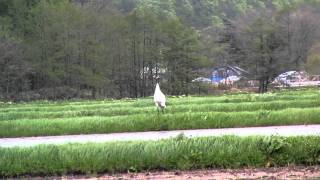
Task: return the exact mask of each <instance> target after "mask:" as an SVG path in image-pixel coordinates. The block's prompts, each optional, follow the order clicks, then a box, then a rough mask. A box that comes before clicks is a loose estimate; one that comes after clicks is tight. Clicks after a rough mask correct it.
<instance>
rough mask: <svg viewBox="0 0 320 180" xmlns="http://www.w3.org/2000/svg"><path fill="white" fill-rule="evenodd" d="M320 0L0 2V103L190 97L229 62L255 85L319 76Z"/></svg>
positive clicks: (77, 0)
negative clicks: (157, 94) (208, 74)
mask: <svg viewBox="0 0 320 180" xmlns="http://www.w3.org/2000/svg"><path fill="white" fill-rule="evenodd" d="M319 21H320V0H308V1H304V0H163V1H159V0H107V1H106V0H0V100H14V101H20V100H23V101H30V100H39V99H50V100H57V99H69V98H124V97H131V98H137V97H146V96H150V95H152V93H153V90H154V86H155V83H156V82H157V81H159V80H160V81H161V83H162V89H163V90H164V92H165V93H166V94H171V95H182V94H185V95H188V94H192V93H193V92H192V91H191V88H190V87H191V86H192V80H193V79H194V78H196V77H199V76H201V73H202V70H203V69H205V68H210V67H215V66H221V65H234V66H239V67H242V68H243V69H246V70H247V71H248V72H250V74H251V77H252V79H253V80H257V81H258V82H259V87H260V88H259V89H260V92H266V91H267V90H268V89H267V87H268V84H269V83H270V82H271V81H272V80H273V79H274V78H275V77H276V76H277V75H279V74H280V73H282V72H286V71H289V70H306V71H307V72H309V73H313V74H320V43H319V42H320V41H319V40H320V39H319V38H320V34H319V32H320V31H319V30H320V29H319V28H320V27H319V25H320V22H319Z"/></svg>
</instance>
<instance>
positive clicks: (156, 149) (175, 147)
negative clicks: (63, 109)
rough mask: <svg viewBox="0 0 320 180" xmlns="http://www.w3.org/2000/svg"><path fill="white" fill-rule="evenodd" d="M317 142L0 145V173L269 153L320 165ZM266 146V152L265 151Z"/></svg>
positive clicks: (213, 164) (238, 158)
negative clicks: (6, 146) (19, 146)
mask: <svg viewBox="0 0 320 180" xmlns="http://www.w3.org/2000/svg"><path fill="white" fill-rule="evenodd" d="M319 144H320V138H319V137H312V136H306V137H287V138H283V137H270V138H266V137H236V136H223V137H203V138H192V139H187V138H186V139H182V140H179V141H177V140H175V139H169V140H160V141H144V142H142V141H141V142H111V143H100V144H95V143H87V144H67V145H41V146H34V147H25V148H18V147H15V148H0V154H1V156H0V177H13V176H15V177H16V176H18V177H21V176H22V175H46V176H48V175H57V174H58V175H60V174H67V173H84V174H95V173H102V172H110V173H115V172H128V171H129V172H137V171H142V170H156V169H162V170H163V169H165V170H173V169H179V170H186V169H194V168H240V167H263V166H265V165H266V164H268V163H269V160H270V159H269V154H270V152H271V153H272V163H273V165H277V166H286V165H288V164H291V165H317V164H319V163H320V162H319V155H320V154H319V152H320V151H319ZM268 145H271V146H272V148H270V147H269V146H268ZM292 147H294V148H292ZM265 148H269V150H270V151H269V150H268V151H267V154H266V150H265ZM309 157H316V158H311V159H310V158H309Z"/></svg>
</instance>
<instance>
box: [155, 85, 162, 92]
mask: <svg viewBox="0 0 320 180" xmlns="http://www.w3.org/2000/svg"><path fill="white" fill-rule="evenodd" d="M154 92H155V93H156V92H161V90H160V86H159V84H158V83H157V84H156V89H155V91H154Z"/></svg>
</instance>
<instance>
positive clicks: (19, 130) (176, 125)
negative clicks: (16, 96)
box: [0, 107, 320, 137]
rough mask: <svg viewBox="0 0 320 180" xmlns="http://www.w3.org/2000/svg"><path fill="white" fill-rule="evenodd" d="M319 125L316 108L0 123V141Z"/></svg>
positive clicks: (319, 113)
mask: <svg viewBox="0 0 320 180" xmlns="http://www.w3.org/2000/svg"><path fill="white" fill-rule="evenodd" d="M301 124H320V108H319V107H316V108H288V109H283V110H278V111H270V110H257V111H239V112H192V111H188V112H181V113H174V114H163V115H158V114H157V113H156V112H154V113H153V114H151V113H146V114H138V115H129V116H111V117H103V116H92V117H75V118H57V119H27V120H23V119H21V120H13V121H12V120H9V121H0V137H19V136H45V135H66V134H92V133H115V132H135V131H158V130H178V129H208V128H232V127H254V126H272V125H301Z"/></svg>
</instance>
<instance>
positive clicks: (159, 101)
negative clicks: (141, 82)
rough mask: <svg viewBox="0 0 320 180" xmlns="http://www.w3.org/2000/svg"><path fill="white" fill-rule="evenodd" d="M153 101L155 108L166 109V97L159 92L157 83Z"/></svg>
mask: <svg viewBox="0 0 320 180" xmlns="http://www.w3.org/2000/svg"><path fill="white" fill-rule="evenodd" d="M153 99H154V103H155V104H156V106H157V107H160V108H161V109H163V108H165V107H166V96H165V95H164V94H163V93H162V92H161V90H160V86H159V83H157V84H156V89H155V91H154V96H153Z"/></svg>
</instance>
